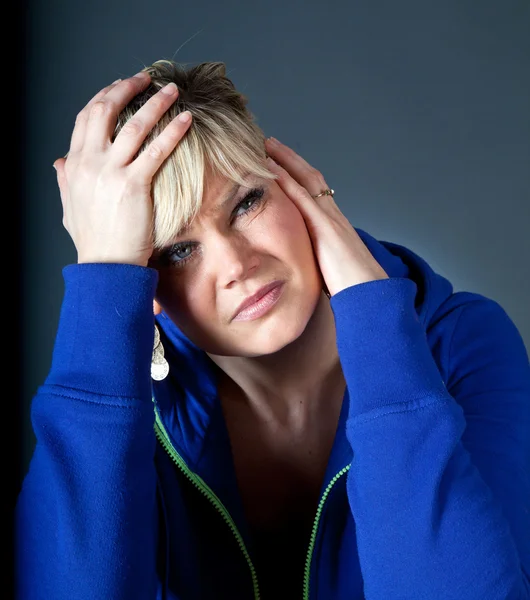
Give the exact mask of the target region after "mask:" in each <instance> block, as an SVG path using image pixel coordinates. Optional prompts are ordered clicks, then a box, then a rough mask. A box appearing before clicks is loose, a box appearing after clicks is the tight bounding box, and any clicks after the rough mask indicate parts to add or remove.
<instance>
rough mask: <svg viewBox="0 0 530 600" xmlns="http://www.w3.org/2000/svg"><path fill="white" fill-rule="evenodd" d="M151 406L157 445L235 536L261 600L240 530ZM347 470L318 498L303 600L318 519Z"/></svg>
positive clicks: (305, 594) (306, 599)
mask: <svg viewBox="0 0 530 600" xmlns="http://www.w3.org/2000/svg"><path fill="white" fill-rule="evenodd" d="M153 404H154V406H155V435H156V437H157V439H158V441H159V442H160V444H161V445H162V447H163V448H164V450H165V451H166V452H167V453H168V454H169V456H170V457H171V459H172V460H173V462H174V463H175V464H176V465H177V467H178V468H179V469H180V470H181V471H182V473H184V475H185V476H186V478H187V479H188V480H189V481H191V483H192V484H193V485H194V486H195V487H196V488H197V489H198V490H199V492H200V493H201V494H203V495H204V496H205V497H206V498H207V499H208V500H209V501H210V503H211V504H213V506H214V508H215V509H216V510H217V512H219V513H220V515H221V517H222V518H223V520H224V521H225V523H226V524H227V525H228V527H229V528H230V530H231V531H232V533H233V534H234V537H235V538H236V541H237V544H238V546H239V547H240V549H241V551H242V552H243V556H244V557H245V560H246V561H247V565H248V567H249V569H250V576H251V577H252V587H253V591H254V600H260V592H259V586H258V578H257V575H256V569H255V567H254V565H253V563H252V559H251V558H250V554H249V552H248V550H247V547H246V546H245V542H244V540H243V536H242V535H241V533H240V532H239V530H238V528H237V526H236V524H235V523H234V520H233V519H232V517H231V516H230V513H229V512H228V510H227V508H226V507H225V506H224V505H223V503H222V502H221V500H219V498H218V497H217V495H216V494H215V492H214V491H213V490H212V489H211V488H210V487H209V486H208V484H207V483H205V481H204V480H203V479H202V478H201V477H199V475H197V474H196V473H194V472H193V471H192V470H191V469H190V468H189V467H188V465H187V464H186V462H185V461H184V459H183V458H182V456H180V454H179V453H178V452H177V451H176V450H175V448H174V446H173V444H172V443H171V440H170V439H169V435H168V433H167V430H166V428H165V426H164V424H163V423H162V419H161V418H160V413H159V412H158V408H157V406H156V402H155V399H154V397H153ZM349 468H350V465H346V466H345V467H344V468H343V469H341V470H340V471H339V472H338V473H337V474H336V475H335V476H334V477H333V479H332V480H331V481H330V482H329V483H328V485H327V486H326V489H325V490H324V493H323V494H322V497H321V498H320V501H319V503H318V507H317V513H316V516H315V520H314V521H313V528H312V530H311V537H310V540H309V549H308V551H307V557H306V562H305V569H304V585H303V600H309V576H310V574H311V562H312V558H313V550H314V548H315V543H316V537H317V533H318V526H319V523H320V517H321V515H322V510H323V508H324V503H325V502H326V499H327V497H328V496H329V493H330V492H331V489H332V488H333V486H334V485H335V483H336V482H337V480H338V479H339V478H340V477H341V476H342V475H344V473H346V472H347V471H348V469H349Z"/></svg>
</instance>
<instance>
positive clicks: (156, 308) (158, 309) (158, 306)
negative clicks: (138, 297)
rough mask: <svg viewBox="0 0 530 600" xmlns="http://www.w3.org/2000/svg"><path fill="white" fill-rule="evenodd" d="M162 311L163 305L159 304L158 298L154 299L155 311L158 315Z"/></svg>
mask: <svg viewBox="0 0 530 600" xmlns="http://www.w3.org/2000/svg"><path fill="white" fill-rule="evenodd" d="M161 312H162V307H161V306H160V304H158V302H157V301H156V300H153V313H154V314H155V316H156V315H159V314H160V313H161Z"/></svg>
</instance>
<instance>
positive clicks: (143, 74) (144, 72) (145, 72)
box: [135, 71, 149, 79]
mask: <svg viewBox="0 0 530 600" xmlns="http://www.w3.org/2000/svg"><path fill="white" fill-rule="evenodd" d="M148 76H149V73H147V71H140V72H139V73H136V75H135V77H136V78H137V79H144V78H145V77H148Z"/></svg>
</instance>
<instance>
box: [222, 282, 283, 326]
mask: <svg viewBox="0 0 530 600" xmlns="http://www.w3.org/2000/svg"><path fill="white" fill-rule="evenodd" d="M282 284H283V281H279V280H276V281H271V282H270V283H268V284H267V285H264V286H263V287H261V288H260V289H259V290H258V291H257V292H255V293H254V294H252V295H251V296H248V298H245V300H243V302H241V304H240V305H239V306H238V308H237V310H236V312H235V313H234V316H233V317H232V321H234V320H237V321H246V320H250V319H253V318H257V317H258V316H261V315H262V314H263V313H264V312H266V311H267V310H268V309H269V308H270V306H272V304H275V302H276V300H277V299H278V297H279V295H278V294H275V296H277V297H275V298H272V297H271V300H273V302H272V304H271V303H267V304H270V306H264V307H263V310H258V311H257V312H256V314H255V315H250V314H248V311H247V315H245V316H244V315H242V314H241V313H242V312H244V311H245V309H249V308H251V307H253V305H256V304H257V303H258V302H259V301H260V300H261V299H262V298H263V297H264V296H266V295H267V294H268V293H269V292H270V291H272V290H274V289H275V288H277V287H281V285H282ZM255 308H257V307H255ZM258 313H259V314H258ZM238 317H239V318H238Z"/></svg>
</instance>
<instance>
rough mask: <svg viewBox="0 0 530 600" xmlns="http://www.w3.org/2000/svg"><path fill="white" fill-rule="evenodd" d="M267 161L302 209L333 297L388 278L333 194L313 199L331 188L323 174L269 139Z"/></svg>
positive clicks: (282, 145) (293, 152) (287, 192)
mask: <svg viewBox="0 0 530 600" xmlns="http://www.w3.org/2000/svg"><path fill="white" fill-rule="evenodd" d="M266 151H267V154H268V155H269V156H270V157H271V158H273V159H274V160H271V158H269V159H267V164H268V167H269V169H270V171H272V172H273V173H276V174H277V175H278V176H279V178H278V179H277V180H276V181H277V182H278V184H279V185H280V187H281V188H282V190H283V192H284V193H285V195H286V196H287V197H288V198H290V199H291V200H292V201H293V202H294V204H295V205H296V207H297V208H298V210H299V211H300V212H301V214H302V216H303V218H304V220H305V223H306V226H307V230H308V231H309V235H310V238H311V241H312V244H313V249H314V252H315V255H316V258H317V260H318V263H319V266H320V271H321V273H322V277H323V278H324V283H325V284H326V286H327V288H328V291H329V293H330V295H331V296H334V295H335V294H337V293H338V292H340V291H342V290H344V289H346V288H347V287H350V286H352V285H357V284H359V283H367V282H368V281H376V280H378V279H388V278H389V277H388V274H387V273H386V272H385V270H384V269H383V267H382V266H381V265H380V264H379V263H378V262H377V261H376V260H375V258H374V257H373V255H372V254H371V252H370V251H369V250H368V248H367V247H366V245H365V244H364V242H363V241H362V240H361V238H360V237H359V234H358V233H357V232H356V231H355V229H354V227H352V225H351V224H350V222H349V221H348V219H347V218H346V217H345V216H344V215H343V214H342V212H341V211H340V209H339V207H338V206H337V204H336V202H335V200H334V199H333V196H331V195H327V196H321V197H320V198H316V199H315V198H313V196H316V195H317V194H320V192H322V191H324V190H325V189H327V188H328V185H327V183H326V181H325V180H324V177H323V176H322V174H321V173H320V172H319V171H317V170H316V169H315V168H314V167H312V166H311V165H310V164H309V163H307V162H306V161H305V160H304V159H303V158H302V157H301V156H299V155H298V154H297V153H296V152H295V151H294V150H292V149H291V148H289V147H288V146H285V145H284V144H281V143H280V142H278V141H277V140H276V141H275V140H274V138H269V139H267V140H266Z"/></svg>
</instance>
